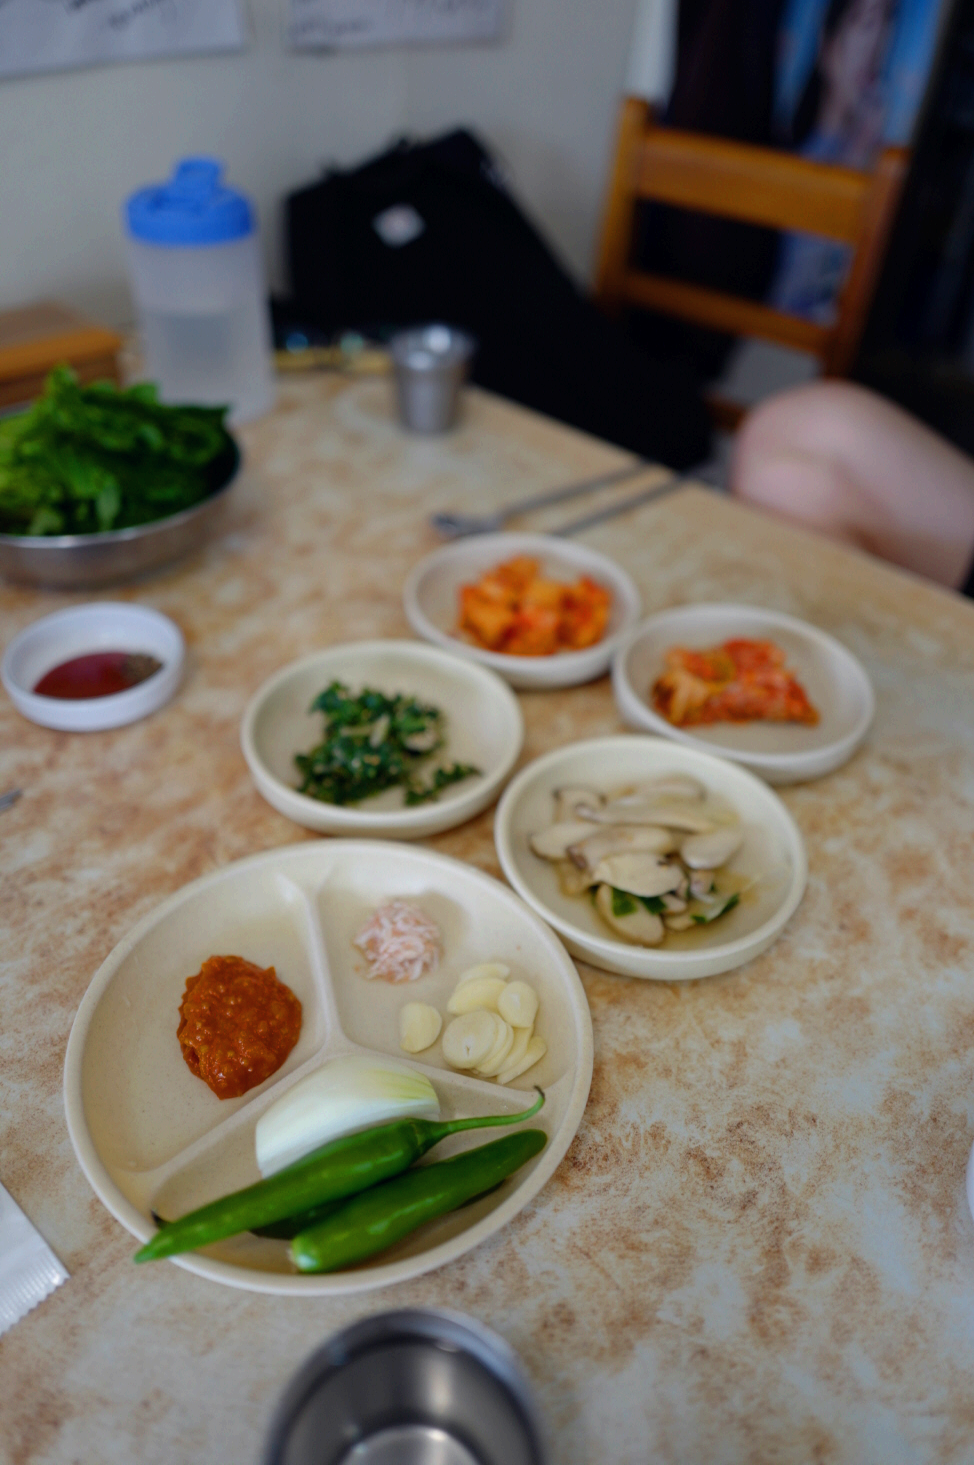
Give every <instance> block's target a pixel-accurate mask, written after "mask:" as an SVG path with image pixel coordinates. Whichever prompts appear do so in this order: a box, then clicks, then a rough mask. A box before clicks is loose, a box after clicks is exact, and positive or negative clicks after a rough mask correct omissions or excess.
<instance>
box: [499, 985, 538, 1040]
mask: <svg viewBox="0 0 974 1465" xmlns="http://www.w3.org/2000/svg"><path fill="white" fill-rule="evenodd" d="M497 1011H498V1012H499V1013H500V1015H501V1017H502V1018H503V1019H504V1021H505V1022H509V1023H510V1024H511V1027H514V1028H529V1029H530V1028H533V1027H534V1019H535V1018H536V1017H537V1015H538V994H537V992H536V991H535V990H534V988H533V987H530V986H528V984H527V982H508V983H507V984H506V985H505V987H504V990H503V992H502V993H501V994H500V996H499V997H498V999H497Z"/></svg>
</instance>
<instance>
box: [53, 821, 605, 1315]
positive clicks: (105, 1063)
mask: <svg viewBox="0 0 974 1465" xmlns="http://www.w3.org/2000/svg"><path fill="white" fill-rule="evenodd" d="M398 896H402V897H405V898H406V899H408V900H410V901H412V902H414V903H415V904H417V905H418V906H419V907H420V908H421V909H423V910H424V911H426V912H427V913H428V914H429V915H430V916H432V918H433V919H434V920H435V921H436V923H437V924H438V926H439V927H440V930H441V933H442V943H443V958H442V961H441V963H440V965H439V967H438V969H437V970H436V971H434V972H432V973H430V974H429V975H428V976H426V977H422V978H420V980H419V981H417V982H408V983H403V984H400V985H398V986H391V985H389V984H388V983H385V982H381V981H369V980H367V979H366V977H365V976H364V970H365V962H364V959H363V958H362V957H361V956H360V954H359V953H358V952H357V951H356V950H355V948H354V947H353V946H352V937H353V936H354V935H355V934H356V933H357V932H358V931H359V930H360V929H361V927H362V925H363V924H364V923H365V921H366V919H367V918H368V916H369V914H370V913H371V911H372V910H373V909H374V908H375V907H376V906H377V905H379V904H381V903H382V902H383V901H386V900H390V899H392V898H394V897H398ZM231 953H232V954H234V955H239V956H244V957H246V958H248V959H249V960H251V961H255V962H257V963H259V964H260V965H262V966H271V965H273V966H274V967H275V968H276V970H277V974H278V976H279V977H280V979H281V980H282V981H283V982H286V983H287V985H288V986H289V987H291V988H292V990H293V991H294V992H295V993H296V995H297V996H298V997H299V998H300V1000H301V1003H302V1005H303V1009H304V1011H303V1025H302V1030H301V1036H300V1038H299V1039H298V1043H297V1046H296V1047H295V1048H294V1050H293V1052H292V1053H291V1055H290V1057H289V1058H288V1059H287V1061H286V1063H285V1064H284V1066H283V1067H282V1068H281V1069H280V1070H279V1071H278V1073H276V1074H274V1075H273V1076H272V1077H271V1078H269V1079H267V1080H266V1082H265V1083H263V1084H261V1085H260V1086H259V1087H258V1088H255V1089H252V1090H251V1091H250V1093H248V1094H245V1095H244V1096H243V1097H242V1098H239V1099H224V1100H220V1099H218V1098H216V1096H215V1095H214V1094H213V1093H211V1091H210V1090H209V1088H207V1086H206V1084H205V1083H203V1081H202V1080H201V1079H199V1078H197V1077H196V1076H195V1075H194V1074H193V1073H191V1072H190V1070H189V1068H188V1067H187V1066H186V1063H185V1062H184V1061H183V1057H182V1054H181V1051H180V1047H179V1043H178V1041H177V1039H176V1027H177V1023H178V1020H179V1017H178V1008H179V1003H180V1000H181V998H182V995H183V989H184V985H185V981H186V978H187V977H188V976H190V975H192V974H193V973H194V972H196V971H198V970H199V968H200V965H201V963H202V962H203V961H204V960H205V959H206V958H207V957H208V956H212V955H215V954H221V955H225V954H231ZM493 959H498V960H502V961H505V962H507V963H508V964H509V965H510V967H511V969H512V973H513V974H514V975H517V976H522V977H524V978H525V979H527V980H529V981H530V982H531V984H532V985H533V986H534V987H535V988H536V989H537V990H538V992H539V994H540V997H541V1006H540V1010H539V1015H538V1020H537V1032H538V1034H539V1035H540V1036H541V1037H543V1038H544V1039H545V1041H546V1043H547V1044H548V1052H547V1053H546V1055H545V1057H544V1058H543V1059H542V1060H541V1062H540V1063H538V1064H537V1065H536V1066H535V1067H534V1068H532V1069H529V1071H528V1072H527V1073H525V1074H524V1075H523V1076H522V1077H521V1078H520V1079H517V1080H515V1082H514V1083H513V1084H511V1085H510V1086H508V1087H504V1088H502V1087H499V1086H498V1085H497V1084H496V1083H494V1082H493V1081H491V1080H488V1079H478V1078H476V1077H473V1076H469V1075H466V1074H459V1073H455V1072H454V1071H453V1070H452V1069H450V1068H448V1067H447V1066H446V1064H445V1062H444V1059H443V1057H442V1052H441V1046H440V1042H439V1040H438V1041H437V1042H436V1044H434V1046H433V1047H432V1048H430V1049H428V1050H427V1051H426V1052H425V1053H421V1054H419V1055H417V1056H416V1057H415V1058H409V1057H407V1056H406V1055H405V1054H403V1053H402V1052H401V1050H400V1048H399V1027H398V1021H399V1010H400V1008H401V1007H402V1005H403V1003H404V1002H406V1001H412V1000H420V1001H425V1002H430V1003H432V1004H433V1005H434V1006H436V1007H437V1008H438V1009H439V1010H440V1012H441V1013H444V1012H445V1010H446V1002H447V999H448V997H449V995H450V993H451V992H452V991H453V988H454V986H455V984H456V980H457V978H458V976H459V975H460V973H461V972H462V971H464V970H465V969H466V968H467V967H469V966H471V965H473V964H474V963H477V962H481V961H487V960H493ZM355 1052H371V1053H377V1054H383V1055H386V1056H390V1057H394V1058H396V1059H397V1060H400V1061H402V1062H406V1063H409V1064H411V1066H413V1067H414V1068H416V1069H419V1070H420V1071H422V1072H424V1073H426V1074H428V1075H429V1077H430V1079H431V1080H432V1082H433V1085H434V1087H435V1089H436V1091H437V1094H438V1095H439V1097H440V1101H441V1108H442V1111H443V1117H444V1118H453V1117H456V1116H458V1115H467V1114H487V1113H494V1114H499V1113H510V1114H513V1113H517V1112H518V1111H520V1110H522V1109H524V1108H526V1107H527V1106H528V1105H529V1104H530V1103H531V1101H532V1098H533V1086H534V1085H535V1084H540V1085H541V1087H542V1088H543V1089H544V1091H545V1096H546V1102H545V1105H544V1108H543V1109H542V1110H541V1112H540V1114H539V1115H538V1116H537V1118H536V1119H533V1120H531V1121H530V1123H531V1124H532V1125H534V1126H537V1127H540V1128H542V1129H544V1130H545V1131H546V1133H547V1135H548V1145H547V1147H546V1148H545V1150H543V1151H542V1153H541V1154H540V1155H539V1156H538V1157H537V1159H536V1160H534V1161H532V1162H531V1163H530V1164H529V1165H527V1166H525V1167H524V1169H523V1170H520V1171H518V1172H517V1174H516V1175H514V1176H512V1177H511V1179H510V1180H508V1181H506V1182H505V1183H504V1185H503V1186H501V1187H500V1189H498V1190H496V1191H494V1192H493V1193H492V1194H491V1195H489V1196H485V1197H484V1198H483V1199H481V1200H479V1201H477V1202H475V1203H474V1204H472V1205H470V1206H467V1207H465V1208H464V1209H463V1210H461V1211H459V1212H457V1213H455V1214H454V1215H450V1216H444V1217H441V1218H440V1220H438V1221H436V1222H434V1223H432V1224H431V1225H428V1226H426V1227H424V1228H423V1229H422V1230H421V1231H419V1232H417V1233H415V1234H414V1235H413V1236H412V1237H410V1238H408V1239H407V1240H405V1241H403V1242H400V1243H399V1244H398V1245H397V1246H396V1247H395V1248H394V1249H393V1250H390V1251H389V1252H387V1253H385V1254H384V1255H381V1256H379V1257H376V1258H375V1259H374V1260H373V1261H372V1262H370V1263H368V1264H366V1265H363V1266H361V1267H358V1268H356V1269H354V1270H350V1271H346V1272H339V1273H334V1274H331V1275H323V1276H305V1275H299V1274H298V1273H296V1272H295V1271H294V1269H293V1268H292V1266H291V1264H290V1261H289V1258H288V1252H287V1247H286V1243H284V1242H283V1241H270V1240H266V1239H261V1238H258V1237H256V1236H252V1235H249V1234H248V1235H245V1236H239V1237H234V1238H231V1239H229V1240H227V1241H223V1242H220V1243H218V1244H216V1245H214V1246H211V1247H207V1248H206V1249H205V1250H203V1251H200V1252H194V1253H190V1254H187V1255H186V1256H182V1257H177V1258H175V1261H176V1264H177V1265H178V1266H181V1267H185V1268H186V1269H187V1270H188V1271H191V1272H195V1273H196V1274H197V1275H199V1276H201V1277H208V1278H210V1279H211V1280H213V1281H217V1282H224V1283H227V1284H229V1285H230V1286H235V1287H244V1288H248V1289H250V1290H252V1291H257V1292H274V1293H296V1294H303V1295H305V1296H308V1295H315V1296H336V1295H339V1294H342V1293H349V1292H359V1291H363V1290H365V1289H367V1288H372V1287H380V1286H384V1285H386V1284H388V1283H392V1282H400V1281H403V1280H405V1279H406V1278H409V1277H416V1276H419V1275H420V1274H421V1273H423V1272H427V1271H430V1270H432V1269H433V1268H434V1267H438V1266H442V1265H443V1264H444V1263H445V1262H448V1261H452V1260H453V1259H454V1258H455V1257H457V1256H460V1255H461V1254H462V1253H463V1252H465V1251H468V1250H469V1249H470V1248H471V1247H473V1246H476V1245H477V1244H478V1242H480V1241H482V1240H484V1239H485V1238H486V1237H487V1236H490V1235H492V1234H493V1233H494V1232H495V1231H497V1230H499V1229H500V1227H502V1226H504V1225H505V1224H506V1223H507V1222H508V1221H509V1220H511V1218H512V1217H513V1216H515V1215H516V1214H517V1212H518V1211H519V1210H520V1209H521V1208H522V1206H524V1205H526V1204H527V1202H528V1201H529V1200H531V1198H532V1197H533V1196H535V1195H536V1194H537V1193H538V1191H539V1190H540V1189H541V1187H542V1186H543V1185H544V1184H545V1182H546V1181H547V1180H548V1178H549V1177H550V1175H551V1174H552V1173H553V1171H554V1170H555V1168H556V1167H557V1165H558V1163H559V1161H560V1160H561V1158H562V1156H563V1155H564V1153H565V1151H566V1150H567V1148H568V1146H569V1144H570V1143H571V1140H572V1136H573V1135H574V1133H575V1130H576V1129H577V1127H578V1124H579V1121H580V1119H581V1116H582V1111H583V1110H584V1108H585V1101H586V1098H587V1097H588V1090H589V1084H590V1082H591V1077H592V1023H591V1018H590V1016H589V1011H588V1004H587V1003H586V1000H585V994H584V991H583V990H582V985H581V982H580V981H579V978H578V973H577V972H576V970H575V967H574V965H573V963H572V962H571V960H570V959H569V957H568V955H567V954H566V952H565V949H564V947H563V946H562V944H561V942H560V941H559V940H558V938H557V937H556V936H555V935H554V934H553V933H552V932H551V931H550V930H549V929H548V927H547V926H545V925H544V924H543V923H542V922H541V921H540V920H539V919H538V918H537V916H535V915H534V914H533V913H532V912H531V911H530V910H529V909H528V908H527V907H526V906H525V905H524V904H523V903H522V902H521V901H520V900H519V899H518V898H517V896H515V895H513V894H512V893H511V892H510V891H509V890H508V889H507V888H506V887H505V886H503V885H501V884H499V882H498V881H496V880H493V879H491V877H490V876H488V875H484V874H482V873H481V872H480V871H479V870H475V869H473V868H472V867H471V866H469V865H464V864H461V863H460V862H459V861H457V860H452V859H449V858H447V857H446V856H445V855H438V854H434V853H432V852H431V851H429V850H424V849H421V848H415V847H411V846H409V845H401V844H383V843H378V842H375V841H368V840H362V841H341V840H334V841H328V842H326V843H318V842H313V843H304V844H301V845H294V846H290V847H288V848H284V849H278V850H271V851H268V852H266V853H264V854H260V855H254V856H251V857H250V858H249V859H245V860H240V861H238V862H237V863H236V864H232V865H228V866H226V867H225V868H224V869H222V870H217V871H215V872H214V873H213V874H211V875H207V876H205V877H204V878H203V879H201V880H196V881H194V882H193V883H192V884H191V885H187V886H186V887H185V888H184V889H183V890H181V891H179V892H178V893H177V894H176V895H174V896H172V897H171V898H170V899H169V900H167V901H166V902H165V903H164V904H163V905H161V906H160V907H159V908H158V910H156V911H155V912H153V913H152V914H151V915H149V916H147V917H146V918H145V920H143V921H141V922H140V923H139V924H138V925H137V926H136V927H135V929H134V930H133V931H132V932H131V933H130V934H129V935H128V936H127V937H126V938H125V939H124V940H123V941H121V942H120V943H119V945H118V946H117V947H116V948H115V950H114V951H113V952H112V954H111V955H110V956H109V957H108V959H107V961H105V963H104V964H103V965H102V967H101V968H100V969H99V971H98V972H97V973H96V975H95V977H94V979H93V981H92V983H91V986H90V987H89V989H88V991H87V993H86V994H85V997H84V1000H83V1001H82V1003H81V1006H80V1008H79V1010H78V1014H77V1017H76V1018H75V1022H74V1026H73V1027H72V1030H71V1036H70V1038H69V1040H68V1050H67V1056H66V1059H65V1071H64V1100H65V1110H66V1113H67V1120H68V1130H69V1133H70V1136H71V1142H72V1144H73V1145H74V1148H75V1153H76V1154H77V1156H78V1160H79V1162H80V1164H81V1168H82V1169H83V1170H84V1172H85V1175H86V1176H87V1178H88V1180H89V1181H90V1183H91V1185H92V1187H93V1189H94V1190H95V1192H96V1194H97V1195H98V1196H99V1198H100V1199H101V1200H102V1201H103V1202H104V1204H105V1205H106V1206H107V1207H108V1209H109V1210H110V1211H111V1213H112V1214H113V1215H114V1216H115V1217H117V1219H118V1220H119V1221H121V1223H122V1225H123V1226H125V1227H126V1228H127V1229H128V1230H129V1231H130V1232H131V1233H132V1235H133V1236H134V1237H136V1238H138V1241H139V1242H143V1241H146V1240H148V1238H149V1237H150V1236H151V1235H152V1234H153V1232H154V1229H155V1228H154V1226H153V1223H152V1220H151V1217H150V1213H151V1211H152V1209H156V1210H157V1211H159V1212H160V1213H161V1214H162V1215H167V1216H178V1215H181V1214H184V1213H185V1212H187V1211H189V1210H192V1209H194V1208H195V1207H196V1206H199V1205H202V1204H204V1203H205V1202H207V1201H210V1200H214V1199H216V1198H217V1197H218V1196H220V1195H224V1194H226V1193H227V1192H229V1191H231V1190H235V1189H237V1188H238V1187H239V1186H242V1185H247V1184H250V1183H251V1182H253V1181H255V1180H257V1179H259V1175H258V1171H257V1165H256V1160H255V1155H254V1128H255V1125H256V1123H257V1120H258V1119H259V1118H260V1116H261V1114H262V1113H264V1111H265V1110H266V1109H267V1108H268V1106H269V1105H270V1104H271V1103H273V1102H274V1100H275V1099H277V1098H278V1097H279V1095H280V1094H281V1093H282V1092H283V1091H284V1090H286V1089H287V1088H288V1087H289V1086H290V1085H292V1084H293V1083H294V1082H296V1081H297V1080H298V1079H299V1078H301V1077H302V1076H303V1075H304V1074H306V1073H308V1072H310V1071H311V1070H313V1069H315V1068H317V1067H318V1066H319V1065H320V1064H321V1063H322V1062H324V1061H325V1060H326V1059H328V1058H330V1057H333V1056H336V1055H338V1054H342V1053H355ZM507 1132H508V1131H506V1130H504V1131H498V1130H491V1131H490V1134H489V1136H488V1138H496V1137H497V1136H498V1135H499V1134H500V1133H507ZM484 1138H485V1137H484V1135H482V1134H480V1133H479V1132H478V1131H473V1132H472V1133H468V1134H460V1135H456V1136H454V1137H452V1138H451V1139H448V1140H446V1141H444V1142H443V1143H442V1144H441V1145H440V1146H438V1147H437V1148H435V1149H434V1150H433V1151H432V1152H431V1155H430V1158H431V1159H435V1158H437V1157H439V1158H445V1157H446V1156H447V1155H449V1154H452V1153H456V1152H457V1151H459V1150H461V1149H466V1148H468V1147H470V1146H472V1145H475V1144H479V1143H483V1142H484ZM133 1250H134V1247H133ZM151 1265H154V1266H158V1265H163V1264H162V1263H152V1264H151Z"/></svg>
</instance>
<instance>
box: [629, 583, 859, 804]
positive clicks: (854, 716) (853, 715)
mask: <svg viewBox="0 0 974 1465" xmlns="http://www.w3.org/2000/svg"><path fill="white" fill-rule="evenodd" d="M733 636H743V637H748V638H752V639H755V640H766V641H774V642H775V644H776V645H778V646H780V647H781V649H782V651H784V653H785V655H786V657H787V665H788V667H789V668H790V669H791V670H792V671H794V673H795V675H796V676H797V677H798V680H799V681H800V682H801V684H802V686H803V687H804V688H805V691H806V692H807V693H808V696H809V699H810V701H811V703H812V705H813V706H814V707H815V708H816V709H817V711H818V713H819V716H820V721H819V722H818V723H817V724H816V725H815V726H814V727H806V726H804V725H802V724H799V723H782V722H748V723H733V722H718V723H713V724H711V725H708V726H706V727H693V728H685V727H674V726H673V725H672V723H669V722H667V721H666V718H665V717H660V716H659V714H658V713H656V712H654V711H653V709H652V707H651V706H650V705H649V700H648V699H649V692H650V688H651V687H652V685H653V682H654V681H655V680H656V678H657V677H658V676H660V675H661V674H662V672H663V670H664V667H665V661H666V653H667V651H669V650H670V648H671V647H673V646H692V647H695V648H700V649H703V648H705V647H708V646H719V645H720V644H721V643H722V642H724V641H726V640H728V639H729V638H730V637H733ZM612 688H613V691H614V693H615V699H616V706H617V707H618V709H619V715H620V716H621V717H622V719H623V721H624V722H626V723H628V724H629V726H630V727H635V728H639V729H640V730H641V731H644V732H651V733H659V734H661V735H662V736H663V737H666V738H673V739H674V740H675V741H676V742H678V743H683V744H685V746H686V747H688V748H699V749H701V750H702V751H706V752H710V753H717V754H719V755H720V756H721V757H722V758H730V759H732V760H733V761H734V762H735V763H743V764H744V766H745V767H746V768H750V769H751V770H752V772H754V773H758V774H760V775H761V777H762V778H763V779H765V780H766V781H767V782H768V783H778V784H784V783H801V782H803V781H804V780H806V779H811V778H821V777H822V775H823V774H825V773H831V772H833V770H834V769H836V768H838V767H840V766H841V765H842V764H843V763H845V762H846V761H847V760H848V759H849V758H851V757H852V755H853V753H854V752H855V751H856V749H857V748H858V746H859V744H860V743H861V742H862V740H863V738H864V737H865V736H866V733H867V732H868V731H869V725H870V723H871V722H872V720H873V713H874V711H875V698H874V696H873V689H872V684H871V683H870V681H869V678H868V676H867V675H866V673H865V671H864V669H863V667H862V666H861V665H860V663H859V662H858V661H857V660H856V658H855V657H854V656H853V655H852V653H851V652H850V651H847V650H846V648H845V647H844V646H843V645H841V644H840V643H839V642H838V641H836V640H835V639H834V638H833V637H832V636H828V635H826V633H825V632H824V631H820V630H819V629H818V628H817V627H816V626H810V625H808V624H807V623H806V622H805V621H800V620H796V618H795V617H794V616H789V615H782V614H780V613H779V612H778V611H772V610H762V609H761V608H760V607H759V606H755V605H684V606H678V607H677V608H675V609H674V610H667V611H663V612H662V613H661V614H659V615H655V616H650V618H649V619H648V620H646V621H643V622H642V624H641V625H639V626H637V627H636V629H635V630H634V631H633V632H632V633H631V634H630V635H629V637H628V638H627V639H626V641H625V642H624V644H623V645H622V646H620V648H619V650H618V651H617V652H616V655H615V659H614V661H613V665H612Z"/></svg>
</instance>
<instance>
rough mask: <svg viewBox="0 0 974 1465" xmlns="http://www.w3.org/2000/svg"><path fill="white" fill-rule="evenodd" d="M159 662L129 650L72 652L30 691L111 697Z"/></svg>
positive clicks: (67, 696) (46, 694) (73, 699)
mask: <svg viewBox="0 0 974 1465" xmlns="http://www.w3.org/2000/svg"><path fill="white" fill-rule="evenodd" d="M161 666H162V662H161V661H157V660H156V658H155V657H154V656H144V655H141V654H139V653H137V652H136V653H133V652H131V651H93V652H92V653H91V654H90V655H88V656H73V657H72V658H71V660H70V661H62V662H61V664H60V666H53V667H52V668H51V670H50V671H48V672H45V673H44V675H43V676H42V677H41V679H40V681H39V682H38V683H37V685H36V686H35V688H34V691H35V692H37V693H38V695H39V696H41V697H60V698H62V699H63V700H67V701H71V702H80V701H81V700H82V699H84V698H88V697H113V696H114V695H115V693H116V692H127V691H128V689H129V687H136V686H138V684H139V682H144V681H145V680H146V679H147V678H148V677H151V676H153V675H154V674H155V673H156V672H157V671H158V670H159V668H160V667H161Z"/></svg>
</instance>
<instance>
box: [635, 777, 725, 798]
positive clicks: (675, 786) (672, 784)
mask: <svg viewBox="0 0 974 1465" xmlns="http://www.w3.org/2000/svg"><path fill="white" fill-rule="evenodd" d="M633 794H634V795H635V796H636V797H641V798H653V799H687V800H690V801H691V802H692V801H693V800H694V799H704V798H706V796H707V790H706V789H705V788H704V786H703V784H702V783H699V782H698V781H697V779H695V778H691V777H690V775H689V773H662V774H660V776H659V778H651V779H649V781H648V782H647V783H641V784H639V785H638V786H637V787H636V788H634V789H633Z"/></svg>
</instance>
